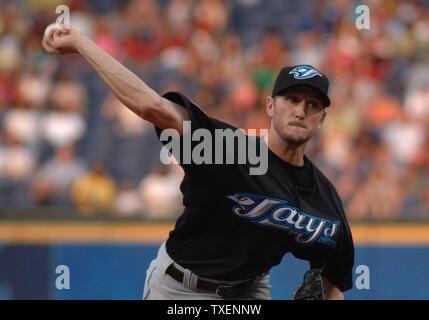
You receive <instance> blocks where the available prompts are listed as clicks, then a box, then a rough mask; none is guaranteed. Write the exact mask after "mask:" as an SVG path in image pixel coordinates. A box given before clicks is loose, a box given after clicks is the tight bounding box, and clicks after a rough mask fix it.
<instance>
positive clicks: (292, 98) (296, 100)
mask: <svg viewBox="0 0 429 320" xmlns="http://www.w3.org/2000/svg"><path fill="white" fill-rule="evenodd" d="M287 100H289V101H290V102H292V103H294V104H296V103H299V101H300V100H299V97H298V96H288V97H287Z"/></svg>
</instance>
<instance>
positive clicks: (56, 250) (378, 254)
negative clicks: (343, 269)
mask: <svg viewBox="0 0 429 320" xmlns="http://www.w3.org/2000/svg"><path fill="white" fill-rule="evenodd" d="M157 250H158V246H157V245H122V244H103V245H98V244H97V245H70V244H64V245H58V244H57V245H51V246H41V245H37V246H36V245H13V246H6V245H3V246H1V247H0V299H83V300H86V299H106V300H110V299H114V300H116V299H131V300H134V299H141V296H142V293H143V285H144V280H145V276H146V268H147V267H148V266H149V263H150V261H151V260H152V259H153V258H154V257H155V256H156V252H157ZM355 262H356V263H355V269H356V267H357V266H358V265H366V266H368V267H369V271H370V275H369V289H361V290H359V289H357V288H356V286H355V287H354V288H353V289H351V290H349V291H347V292H345V294H344V295H345V298H346V299H364V300H367V299H371V300H372V299H429V277H428V276H427V272H426V269H427V266H428V265H429V247H369V246H361V247H356V259H355ZM58 265H66V266H68V267H69V269H70V289H69V290H65V289H63V290H59V289H57V288H56V287H55V280H56V278H57V277H58V276H59V275H58V274H56V273H55V268H56V267H57V266H58ZM308 267H309V264H308V262H306V261H302V260H297V259H295V258H294V257H293V256H292V255H287V256H285V258H284V259H283V261H282V262H281V264H280V265H278V266H276V267H274V268H273V269H272V272H271V283H272V284H274V285H273V290H272V296H273V299H289V298H290V296H291V294H292V292H293V291H294V290H295V289H296V287H297V286H298V285H299V284H300V283H301V281H302V277H303V275H304V273H305V271H306V270H307V269H308ZM355 269H354V270H355ZM359 276H360V274H357V273H354V276H353V281H354V283H355V282H356V280H358V277H359Z"/></svg>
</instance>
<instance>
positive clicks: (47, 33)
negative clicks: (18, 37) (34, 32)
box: [43, 22, 58, 37]
mask: <svg viewBox="0 0 429 320" xmlns="http://www.w3.org/2000/svg"><path fill="white" fill-rule="evenodd" d="M52 29H58V28H57V24H56V23H55V22H54V23H51V24H50V25H48V26H47V27H46V29H45V32H44V33H43V36H44V37H47V36H48V35H49V31H51V30H52Z"/></svg>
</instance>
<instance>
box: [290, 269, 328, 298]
mask: <svg viewBox="0 0 429 320" xmlns="http://www.w3.org/2000/svg"><path fill="white" fill-rule="evenodd" d="M320 271H321V270H320V269H310V270H308V271H307V272H306V273H305V275H304V281H303V282H302V284H301V285H300V286H299V287H298V289H296V290H295V292H294V293H293V295H292V298H291V300H324V298H325V289H324V288H323V282H322V276H321V275H320Z"/></svg>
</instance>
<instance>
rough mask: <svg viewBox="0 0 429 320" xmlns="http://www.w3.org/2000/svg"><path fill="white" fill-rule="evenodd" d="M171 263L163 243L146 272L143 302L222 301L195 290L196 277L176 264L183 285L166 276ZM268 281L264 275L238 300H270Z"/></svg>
mask: <svg viewBox="0 0 429 320" xmlns="http://www.w3.org/2000/svg"><path fill="white" fill-rule="evenodd" d="M172 263H175V262H174V261H173V260H172V259H171V258H170V256H169V255H168V254H167V251H166V248H165V242H164V243H163V244H162V245H161V247H160V248H159V250H158V255H157V257H156V258H155V259H154V260H153V261H152V262H151V264H150V266H149V268H148V269H147V271H146V281H145V285H144V292H143V300H223V298H222V297H219V296H217V295H216V293H214V292H207V291H202V290H198V289H196V288H195V286H196V283H197V280H198V276H197V275H196V274H194V273H192V272H191V271H190V270H188V269H185V268H181V267H180V266H179V265H178V264H177V263H176V267H178V268H180V269H181V271H183V272H184V277H183V283H180V282H179V281H177V280H175V279H173V278H172V277H170V276H169V275H167V274H166V273H165V271H166V270H167V268H168V267H169V266H170V264H172ZM269 280H270V278H269V274H267V275H265V276H264V277H262V278H261V279H260V280H259V281H258V282H256V283H254V284H253V285H252V286H251V287H250V288H249V289H248V290H247V291H245V292H244V293H243V294H242V295H241V296H240V297H239V299H240V300H241V299H243V300H271V285H270V284H269Z"/></svg>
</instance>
